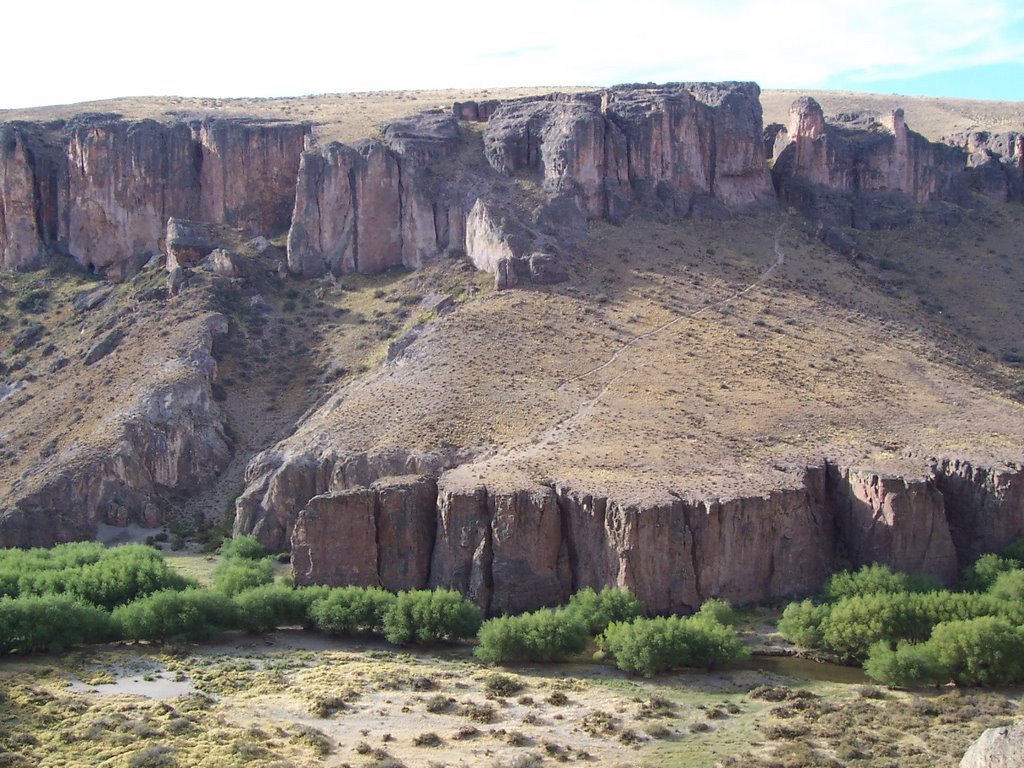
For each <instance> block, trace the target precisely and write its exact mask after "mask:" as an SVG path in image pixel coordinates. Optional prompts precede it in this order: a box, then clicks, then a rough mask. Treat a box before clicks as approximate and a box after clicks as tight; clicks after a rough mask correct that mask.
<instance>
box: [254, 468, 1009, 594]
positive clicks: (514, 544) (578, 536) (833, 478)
mask: <svg viewBox="0 0 1024 768" xmlns="http://www.w3.org/2000/svg"><path fill="white" fill-rule="evenodd" d="M470 477H471V474H470V473H468V472H466V471H465V470H464V469H463V468H456V469H453V470H450V471H448V472H445V473H443V474H441V476H440V479H439V480H438V482H437V484H436V486H435V485H433V484H432V482H431V481H429V480H427V479H424V478H417V479H416V480H415V481H401V482H399V483H398V484H397V486H396V485H394V484H392V482H393V481H388V482H379V483H374V484H371V485H368V486H359V487H356V488H354V489H352V490H346V491H343V492H340V493H326V494H322V495H318V496H316V497H314V498H312V499H310V500H308V501H305V500H302V499H301V496H302V493H301V492H300V493H298V499H297V500H295V501H290V502H289V503H290V504H292V507H291V508H292V509H295V508H298V507H301V506H303V505H305V509H303V511H302V512H301V513H300V514H299V515H298V517H297V519H296V520H294V524H293V526H292V525H289V524H288V523H285V525H284V527H285V528H291V529H292V533H291V544H292V548H293V551H294V552H295V553H296V554H295V558H296V562H297V563H299V564H300V565H299V567H298V570H297V571H296V573H297V574H299V573H301V579H302V582H301V583H304V584H307V583H328V584H333V585H341V584H349V583H353V584H364V585H366V584H374V585H385V586H390V588H392V589H411V588H419V587H421V586H422V585H424V584H427V585H429V586H431V587H448V588H453V589H457V590H459V591H460V592H462V593H463V594H465V595H467V596H468V597H469V598H470V599H472V600H474V601H475V602H476V603H477V604H479V605H480V606H481V607H482V608H483V609H484V610H485V611H487V612H489V613H492V614H501V613H511V612H516V611H522V610H527V609H532V608H537V607H540V606H544V605H556V604H559V603H561V602H564V601H565V600H566V599H567V598H568V596H569V595H571V594H572V593H573V592H574V591H576V590H578V589H581V588H583V587H593V588H595V589H600V588H601V587H605V586H621V587H626V588H628V589H630V590H631V591H632V592H633V593H634V594H636V595H637V597H639V598H640V600H641V601H642V602H643V603H644V605H645V607H646V608H647V610H648V611H651V612H654V613H670V612H680V611H684V612H685V611H689V610H693V609H695V608H696V607H697V606H699V605H700V604H701V602H703V601H704V600H706V599H708V598H710V597H718V598H723V599H726V600H730V601H733V602H736V603H748V602H754V601H758V600H766V599H776V598H780V597H785V596H790V595H799V594H809V593H812V592H814V591H816V590H818V589H819V588H820V587H821V585H822V583H823V582H824V581H825V579H826V578H827V577H828V576H829V575H830V574H831V573H832V572H833V571H834V570H835V569H836V568H838V567H850V568H856V567H859V566H861V565H868V564H872V563H884V564H886V565H889V566H891V567H892V568H894V569H896V570H901V571H906V572H910V573H919V574H926V575H930V576H934V577H936V578H938V579H939V580H941V581H943V582H945V583H950V582H952V581H953V579H954V578H955V576H956V574H957V572H958V568H959V567H961V566H962V565H963V564H965V563H967V562H969V561H970V560H969V558H971V557H973V556H976V554H977V552H978V551H981V550H983V551H997V550H998V549H999V548H1000V547H1002V546H1004V545H1005V544H1006V543H1007V542H1008V541H1010V540H1012V539H1014V538H1017V537H1019V536H1021V535H1022V532H1024V504H1022V503H1021V501H1022V499H1021V498H1020V495H1019V494H1020V485H1021V483H1024V474H1022V473H1021V472H1020V471H1005V472H1003V471H992V470H974V469H972V468H970V467H969V466H967V465H965V464H962V463H957V462H943V463H940V464H937V465H936V469H935V474H933V476H931V477H922V478H919V479H909V478H899V477H887V476H882V475H878V474H876V473H872V472H867V471H862V470H857V469H849V468H845V469H844V468H840V467H837V466H835V465H833V464H826V465H822V466H818V467H810V468H808V469H807V470H806V472H805V474H804V482H803V485H802V487H799V488H792V489H788V490H779V491H777V492H774V493H771V494H769V495H767V496H764V497H746V498H736V499H730V500H725V501H718V500H691V499H684V498H682V497H677V498H672V499H669V500H667V501H666V502H664V503H661V504H654V505H648V506H643V507H640V506H631V505H622V504H619V503H617V502H616V501H614V500H612V499H609V498H606V497H603V496H595V495H592V494H587V493H581V492H579V491H576V490H574V489H572V488H569V487H560V486H559V487H549V486H544V485H538V484H536V483H534V482H532V481H530V480H529V479H528V478H526V477H521V478H519V480H518V481H517V482H512V481H510V480H508V479H505V480H503V481H502V482H501V483H500V484H498V485H488V484H485V483H483V482H480V481H478V480H472V479H470ZM396 488H397V490H396ZM389 498H391V499H395V498H397V499H399V500H398V501H397V502H396V501H389ZM296 505H297V506H296ZM395 506H397V507H398V508H400V509H401V510H402V515H403V516H404V518H403V519H405V520H406V521H408V525H409V526H411V528H412V529H413V531H414V533H413V534H409V533H408V532H406V533H405V534H404V535H402V536H398V537H395V536H385V537H383V538H382V536H381V531H382V530H385V529H386V527H387V525H390V526H391V527H392V528H394V524H389V523H386V522H385V521H387V520H388V519H389V518H388V514H389V513H388V512H387V510H389V509H391V508H394V507H395ZM241 508H242V507H241V506H240V510H241ZM247 530H249V527H248V526H246V525H245V524H244V523H243V524H242V525H240V526H239V525H236V531H237V532H245V531H247ZM255 530H256V532H257V534H260V533H265V532H266V529H262V530H261V529H260V528H259V527H256V528H255ZM982 532H984V533H983V534H982ZM396 538H397V539H399V540H401V541H402V542H403V544H402V546H406V547H412V546H413V543H414V542H418V544H417V547H416V548H415V549H408V550H407V552H406V557H407V558H408V559H409V561H410V562H415V563H419V564H421V565H417V566H416V567H414V568H411V569H410V571H409V572H407V573H406V574H405V575H404V576H401V575H399V574H397V573H396V572H395V571H394V569H392V571H391V574H392V576H391V577H389V578H388V579H386V580H385V579H384V578H383V576H381V575H380V574H382V573H384V572H385V570H386V564H387V563H391V562H393V560H394V551H393V548H391V545H390V544H388V545H385V544H384V543H382V542H385V541H394V540H395V539H396ZM278 541H280V539H278ZM982 542H983V543H982ZM425 562H429V563H430V567H429V578H427V577H426V576H425V575H424V574H425V570H424V568H423V567H422V563H425ZM297 578H298V577H297Z"/></svg>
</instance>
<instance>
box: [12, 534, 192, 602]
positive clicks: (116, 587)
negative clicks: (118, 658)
mask: <svg viewBox="0 0 1024 768" xmlns="http://www.w3.org/2000/svg"><path fill="white" fill-rule="evenodd" d="M188 586H193V582H191V581H189V580H188V579H186V578H184V577H183V576H181V575H180V574H178V573H177V572H176V571H175V570H174V569H173V568H171V567H170V566H169V565H168V564H167V562H166V560H164V558H163V555H162V554H160V552H158V551H157V550H155V549H152V548H150V547H146V546H143V545H140V544H129V545H125V546H120V547H113V548H110V549H107V548H105V547H104V546H103V545H102V544H98V543H96V542H82V543H75V544H61V545H58V546H56V547H54V548H53V549H51V550H46V549H30V550H3V551H0V593H2V594H4V595H7V596H10V597H16V596H18V595H50V594H66V595H70V596H73V597H78V598H80V599H81V600H82V601H84V602H86V603H89V604H91V605H96V606H100V607H103V608H107V609H111V608H114V607H115V606H117V605H123V604H124V603H128V602H131V601H132V600H134V599H136V598H138V597H142V596H144V595H149V594H152V593H154V592H158V591H161V590H165V589H177V590H180V589H185V588H186V587H188Z"/></svg>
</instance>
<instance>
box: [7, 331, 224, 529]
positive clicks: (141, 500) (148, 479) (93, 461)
mask: <svg viewBox="0 0 1024 768" xmlns="http://www.w3.org/2000/svg"><path fill="white" fill-rule="evenodd" d="M114 332H116V330H115V331H112V333H114ZM226 332H227V318H225V317H224V316H223V315H220V314H208V315H207V316H205V317H203V318H200V319H198V320H197V329H196V335H195V338H194V339H193V340H192V345H191V347H190V348H189V349H188V350H186V351H185V353H184V354H183V356H182V357H181V358H180V359H179V360H177V361H176V362H174V363H170V364H168V365H167V366H166V367H165V370H164V373H165V375H166V382H165V383H164V384H163V385H162V386H159V387H157V388H155V389H153V390H150V391H146V392H142V393H139V395H138V397H137V399H136V400H135V401H134V402H133V404H132V405H131V407H130V409H129V410H127V411H126V412H124V413H123V414H111V417H110V418H109V419H107V420H106V421H105V423H104V424H103V425H102V428H103V429H104V431H105V434H104V435H102V438H103V439H108V440H110V442H111V446H112V448H111V450H109V451H100V452H96V451H92V450H88V449H84V448H83V447H82V446H80V445H78V444H76V443H72V444H71V445H69V446H68V447H67V448H66V449H64V450H62V451H60V452H58V453H56V454H55V455H53V456H51V457H49V458H48V459H46V460H45V461H43V462H42V463H41V464H40V465H39V467H37V468H36V469H35V470H34V471H33V474H32V476H30V477H29V478H27V480H26V483H25V488H24V490H23V491H21V492H20V493H16V494H15V496H14V498H13V499H11V500H10V502H9V503H8V504H7V506H6V508H4V509H0V548H2V547H14V546H18V547H31V546H50V545H52V544H54V543H56V542H61V541H73V540H80V539H89V538H92V537H94V536H95V533H96V525H97V523H107V524H111V525H121V526H123V525H128V524H130V523H141V524H143V525H149V526H153V525H159V524H160V522H161V521H162V511H161V509H160V508H159V506H158V502H159V499H160V497H161V494H163V493H165V492H173V493H190V492H194V491H196V490H198V489H199V488H201V487H203V486H204V485H205V484H207V483H209V482H210V481H211V480H212V479H213V478H214V477H215V476H216V475H217V473H219V472H220V471H221V470H222V469H223V468H224V466H225V465H226V464H227V463H228V460H229V459H230V457H231V451H232V446H231V442H230V440H229V438H228V437H227V435H226V434H225V430H224V422H223V416H222V414H221V412H220V408H219V406H218V405H217V403H216V402H215V401H214V399H213V397H212V394H211V385H212V382H213V380H214V378H215V377H216V371H217V365H216V362H215V361H214V359H213V357H212V356H211V354H210V350H211V348H212V344H213V337H214V336H215V335H219V334H223V333H226ZM111 430H113V433H112V434H106V432H110V431H111Z"/></svg>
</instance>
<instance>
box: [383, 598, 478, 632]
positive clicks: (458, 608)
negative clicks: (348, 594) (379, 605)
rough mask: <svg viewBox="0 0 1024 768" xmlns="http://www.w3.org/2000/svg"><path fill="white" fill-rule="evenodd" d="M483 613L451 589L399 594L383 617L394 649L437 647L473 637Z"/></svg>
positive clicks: (385, 628) (385, 630) (385, 629)
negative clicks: (399, 647) (413, 646)
mask: <svg viewBox="0 0 1024 768" xmlns="http://www.w3.org/2000/svg"><path fill="white" fill-rule="evenodd" d="M480 623H481V616H480V609H479V608H478V607H477V606H476V605H474V604H473V603H471V602H469V601H468V600H465V599H464V598H463V597H462V595H460V594H459V593H458V592H456V591H455V590H452V589H438V590H416V591H410V592H399V593H398V597H397V599H396V600H395V602H394V603H393V604H392V605H391V607H390V608H389V609H388V612H387V613H386V614H385V616H384V637H385V638H386V639H387V641H388V642H389V643H393V644H395V645H408V644H410V643H418V644H420V645H434V644H435V643H439V642H441V641H450V640H459V639H463V638H468V637H473V636H474V635H476V633H477V631H478V630H479V629H480Z"/></svg>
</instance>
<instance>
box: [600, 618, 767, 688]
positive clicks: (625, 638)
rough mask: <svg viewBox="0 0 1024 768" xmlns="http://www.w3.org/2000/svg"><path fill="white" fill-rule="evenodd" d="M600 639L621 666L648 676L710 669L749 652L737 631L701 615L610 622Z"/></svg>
mask: <svg viewBox="0 0 1024 768" xmlns="http://www.w3.org/2000/svg"><path fill="white" fill-rule="evenodd" d="M598 642H599V644H600V646H601V647H602V648H603V649H604V650H605V651H607V652H608V653H609V654H611V655H612V656H613V657H614V658H615V666H617V667H618V668H619V669H621V670H623V671H625V672H629V673H631V674H641V675H644V676H645V677H650V676H652V675H654V674H655V673H657V672H664V671H667V670H670V669H677V668H679V667H700V668H704V669H710V668H712V667H714V666H716V665H718V664H722V663H725V662H728V661H733V660H736V659H741V658H744V657H745V656H746V655H747V652H746V650H745V649H744V648H743V646H742V644H741V643H740V641H739V638H738V637H737V636H736V632H735V630H733V629H732V628H731V627H727V626H724V625H722V624H719V623H718V622H716V621H709V620H708V619H707V617H702V616H691V617H686V618H684V617H680V616H669V617H657V618H653V619H635V620H634V621H632V622H631V623H629V624H625V623H617V624H611V625H610V626H609V627H608V629H607V630H606V631H605V633H604V635H602V636H601V638H599V640H598Z"/></svg>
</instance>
